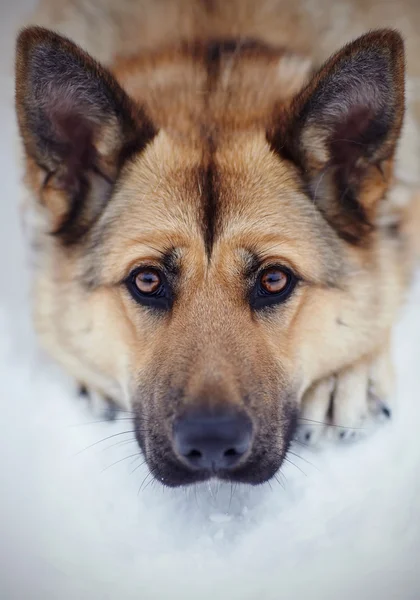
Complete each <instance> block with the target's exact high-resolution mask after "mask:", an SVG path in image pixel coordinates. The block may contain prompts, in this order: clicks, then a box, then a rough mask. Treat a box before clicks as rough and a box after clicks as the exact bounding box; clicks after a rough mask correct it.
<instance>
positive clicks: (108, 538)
mask: <svg viewBox="0 0 420 600" xmlns="http://www.w3.org/2000/svg"><path fill="white" fill-rule="evenodd" d="M31 4H32V3H31V1H30V0H25V1H20V2H18V1H15V2H13V3H12V2H5V1H4V0H3V2H2V5H1V8H0V10H1V16H2V19H1V28H2V30H1V36H0V50H1V54H0V56H1V57H2V59H1V61H0V76H1V87H0V94H1V97H0V111H1V124H2V134H1V137H0V154H1V162H0V169H1V181H2V202H1V207H0V211H1V213H0V214H1V218H0V244H1V254H0V255H1V256H2V258H3V264H2V277H1V279H0V332H1V335H0V355H1V358H0V385H1V396H0V398H1V399H0V402H1V422H2V428H1V433H0V490H1V496H0V598H2V599H4V600H13V599H19V600H26V599H28V600H38V599H40V600H41V599H42V600H57V599H60V600H85V599H86V600H105V599H112V600H113V599H115V600H129V599H139V600H140V599H141V600H155V599H158V600H164V599H167V598H168V599H169V598H171V599H174V600H178V599H179V600H189V599H191V600H192V599H194V600H198V599H199V598H200V599H203V600H207V599H210V598H213V597H216V598H219V599H221V600H256V599H258V600H262V599H264V600H279V599H284V600H301V599H302V600H303V599H305V600H306V599H308V598H311V599H312V598H314V599H319V600H329V599H331V600H333V599H334V600H336V599H338V598H339V599H340V600H346V599H354V598H357V599H358V600H368V599H371V598H374V597H380V598H381V599H382V600H390V599H393V598H395V599H398V600H410V599H413V600H414V599H418V598H420V573H419V568H420V559H419V556H420V554H419V553H420V435H419V431H418V428H419V426H420V402H419V400H418V398H419V397H420V371H419V350H418V341H417V340H419V339H420V311H419V309H418V306H419V299H420V281H418V282H417V284H416V285H415V286H414V289H413V290H412V292H411V294H410V297H409V299H408V302H407V305H406V306H405V308H404V310H403V312H402V315H401V321H400V323H399V325H398V328H397V330H396V333H395V344H394V348H395V360H396V364H397V374H398V390H397V394H396V400H395V410H394V418H393V420H392V422H390V423H387V424H385V425H384V426H382V427H381V428H380V429H379V430H378V431H376V432H375V433H374V434H373V435H372V436H370V437H369V438H367V439H366V440H364V441H361V442H359V443H357V444H355V445H347V446H344V447H343V446H342V447H340V446H337V445H335V446H333V445H330V446H327V447H326V448H323V449H321V450H319V451H316V452H315V451H311V452H309V451H305V452H303V450H302V448H299V447H296V448H295V449H294V450H293V451H294V452H295V453H296V454H298V455H300V456H301V457H302V458H299V456H292V455H291V456H290V459H291V460H292V461H293V463H295V465H296V467H295V466H294V465H292V464H290V463H289V464H286V465H285V468H284V469H283V472H284V477H281V478H279V482H277V481H275V480H274V481H273V482H272V483H271V485H264V486H261V487H259V488H252V489H250V488H247V487H240V486H238V487H231V486H230V485H216V484H210V485H207V484H206V485H202V486H201V487H197V488H192V489H188V490H168V489H163V488H162V487H160V485H159V484H157V483H155V482H154V481H152V479H151V477H150V476H149V475H148V472H147V470H146V467H145V466H144V465H143V464H142V458H141V457H140V456H139V455H138V454H137V452H138V450H137V446H136V444H135V442H134V440H133V436H132V433H124V432H130V431H131V429H132V428H131V425H130V421H128V420H121V421H118V422H116V423H113V424H111V423H104V422H99V423H98V422H94V421H95V417H93V416H92V415H91V414H90V412H89V410H88V408H87V406H86V405H85V403H84V401H83V400H81V399H79V398H77V396H76V394H75V390H74V387H73V383H72V382H71V381H70V380H69V379H68V378H67V377H66V376H65V375H64V374H63V373H62V372H61V371H60V370H59V368H58V367H56V366H55V365H54V364H52V363H51V362H50V361H49V360H48V359H47V358H46V357H45V356H44V355H43V353H42V352H41V350H40V349H39V348H38V347H37V344H36V340H35V338H34V335H33V332H32V328H31V323H30V316H29V312H30V309H29V306H30V286H29V276H28V269H27V266H26V262H27V260H26V257H25V253H24V245H23V241H22V236H21V233H20V228H19V218H18V210H17V207H18V201H19V176H20V175H19V170H18V168H17V161H16V144H15V141H14V140H15V136H16V125H15V121H14V116H13V81H12V70H11V65H12V57H13V43H14V34H15V28H16V26H17V23H18V22H19V18H20V17H21V15H23V14H24V12H25V10H26V9H27V8H28V7H30V6H31ZM117 434H119V435H117ZM108 436H113V437H109V439H105V438H107V437H108ZM101 440H104V441H101ZM125 457H129V458H127V459H125ZM122 459H123V460H122Z"/></svg>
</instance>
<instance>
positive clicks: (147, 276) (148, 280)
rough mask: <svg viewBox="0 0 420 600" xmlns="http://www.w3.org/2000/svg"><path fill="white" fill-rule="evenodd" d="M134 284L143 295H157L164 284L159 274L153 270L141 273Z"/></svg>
mask: <svg viewBox="0 0 420 600" xmlns="http://www.w3.org/2000/svg"><path fill="white" fill-rule="evenodd" d="M134 282H135V284H136V287H137V289H138V290H139V292H141V293H142V294H155V293H156V292H157V291H158V289H159V288H160V286H161V284H162V281H161V277H160V275H159V273H158V272H157V271H155V270H152V269H145V270H144V271H139V272H138V273H137V275H136V276H135V279H134Z"/></svg>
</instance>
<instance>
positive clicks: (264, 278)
mask: <svg viewBox="0 0 420 600" xmlns="http://www.w3.org/2000/svg"><path fill="white" fill-rule="evenodd" d="M289 281H290V275H289V273H287V272H286V271H282V270H281V269H267V271H264V273H263V274H262V275H261V287H262V289H263V290H264V292H266V293H267V294H280V292H282V291H283V290H285V289H286V288H287V286H288V284H289Z"/></svg>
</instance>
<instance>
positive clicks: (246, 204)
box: [18, 0, 420, 467]
mask: <svg viewBox="0 0 420 600" xmlns="http://www.w3.org/2000/svg"><path fill="white" fill-rule="evenodd" d="M34 21H35V22H36V23H37V24H38V23H39V24H42V25H47V26H48V27H51V28H54V29H58V30H59V31H61V32H64V33H66V34H67V35H69V36H70V37H71V38H73V39H74V40H75V41H76V42H79V43H81V44H82V45H83V46H85V48H86V49H87V50H89V51H90V52H91V53H92V54H93V55H94V56H95V57H97V58H98V59H100V60H102V61H103V62H105V63H107V64H108V65H109V67H110V68H111V70H112V72H113V73H114V75H115V76H116V78H117V80H118V82H119V83H120V85H121V86H122V87H123V88H124V90H125V91H126V92H127V93H128V94H129V96H130V97H131V98H133V99H134V100H135V101H136V102H137V103H138V104H139V105H141V106H142V107H144V111H145V115H147V119H150V121H151V122H152V123H153V126H154V127H155V128H156V131H157V135H156V136H155V137H154V139H153V141H152V142H151V143H150V144H148V145H146V147H145V149H144V150H143V151H142V153H141V154H140V155H138V156H135V157H134V158H133V159H132V160H131V161H130V162H129V164H128V165H127V166H125V167H124V170H123V172H122V176H120V178H119V183H118V186H117V188H116V190H115V192H114V193H113V197H112V201H111V202H110V203H109V204H108V205H107V207H106V209H105V210H104V211H103V212H102V213H101V214H100V215H99V217H98V218H97V220H96V213H95V220H93V217H92V222H94V226H93V229H92V234H89V236H88V238H87V241H85V242H83V243H80V244H76V245H75V246H74V247H72V248H68V247H66V246H63V244H61V243H60V241H59V240H58V239H57V238H55V237H51V236H50V235H48V232H49V231H51V230H57V226H58V225H59V224H60V223H62V222H63V220H64V219H65V217H66V203H65V199H64V200H63V197H62V190H60V187H59V185H58V183H57V180H56V179H55V176H54V177H53V178H52V180H51V182H49V183H48V184H47V185H44V183H43V177H42V174H41V175H40V172H39V169H38V167H37V166H36V164H35V162H34V161H33V159H32V158H31V157H30V156H29V155H28V156H27V158H26V165H27V175H26V180H27V184H28V186H29V188H30V190H31V204H30V207H29V208H28V210H29V211H33V212H34V213H36V215H37V233H36V236H37V237H36V242H37V247H38V248H41V250H40V253H39V266H38V269H37V272H36V279H35V294H34V303H35V323H36V327H37V330H38V332H39V335H40V338H41V340H42V342H43V344H44V346H45V347H46V348H47V349H48V350H49V352H50V353H51V355H53V356H54V358H55V359H56V360H58V361H59V362H61V363H62V364H63V365H64V366H65V368H66V369H67V370H68V371H69V372H70V373H71V374H72V375H73V376H74V377H75V378H76V379H77V380H78V381H79V382H81V383H83V384H84V385H87V386H89V387H90V388H93V389H95V390H97V391H99V392H100V393H102V394H103V395H105V396H108V397H111V398H112V399H113V400H114V401H115V402H117V403H118V404H120V405H121V406H123V407H125V408H126V409H128V410H135V411H138V410H139V411H141V415H142V418H144V419H146V421H147V422H148V426H149V427H150V432H149V434H150V435H149V438H148V439H147V440H146V441H145V448H144V449H145V453H146V457H147V458H148V460H149V463H150V464H151V465H152V467H153V466H154V465H155V463H156V461H157V460H158V459H157V458H155V459H154V458H151V456H152V453H153V452H152V450H153V449H152V448H151V444H152V442H151V441H150V440H151V439H155V437H156V436H162V435H163V436H166V437H165V439H167V438H168V437H170V427H171V423H172V422H173V418H174V415H175V414H177V411H178V412H179V411H181V410H183V409H185V407H186V406H188V405H189V404H191V403H194V402H198V401H199V399H200V402H201V401H202V399H203V398H205V399H206V401H208V402H210V403H214V404H217V403H220V402H225V403H229V404H231V405H232V406H242V405H243V403H244V395H245V396H246V397H247V398H248V400H247V402H248V405H247V406H248V409H247V410H250V411H251V413H252V415H253V419H254V420H255V422H258V423H259V428H260V429H259V431H260V433H261V435H263V433H264V432H270V431H271V430H270V427H271V425H270V424H272V423H273V421H274V424H273V428H275V427H276V428H277V429H276V430H275V432H274V434H273V435H274V439H275V442H273V445H274V446H275V447H276V451H277V453H281V452H282V451H283V444H284V443H285V436H286V434H285V432H284V430H283V429H282V423H283V421H285V420H286V418H287V410H288V407H289V405H290V404H295V403H302V406H303V411H304V413H303V414H304V415H306V417H307V418H308V419H309V418H312V419H315V418H319V419H324V418H325V415H326V412H327V411H328V404H329V396H330V392H331V390H332V389H333V387H334V386H335V390H336V398H335V405H336V407H338V409H337V410H336V412H335V419H336V424H338V425H343V426H346V425H347V426H356V425H357V424H358V420H359V419H361V418H363V416H364V412H365V411H366V410H367V398H368V389H369V386H372V385H374V386H376V389H380V390H381V395H382V396H383V395H387V394H389V393H390V389H389V386H390V385H391V384H390V383H389V384H388V382H387V383H386V384H385V383H384V381H385V379H386V376H385V375H384V374H383V373H384V372H385V371H384V369H383V367H381V369H380V368H378V367H377V365H378V364H379V363H380V364H381V365H383V364H384V361H386V360H387V352H386V349H387V348H388V345H389V337H390V331H391V328H392V326H393V324H394V322H395V319H396V316H397V314H398V310H399V308H400V306H401V303H402V301H403V298H404V294H405V291H406V288H407V285H408V282H409V279H410V275H411V272H412V268H413V263H414V260H415V254H416V251H417V250H416V245H417V248H418V247H419V245H420V244H419V242H418V239H419V238H420V209H419V205H420V202H419V200H418V198H419V195H418V194H419V193H418V191H417V186H418V181H419V180H418V160H419V156H420V154H418V141H417V137H416V132H415V130H414V129H413V127H415V125H413V127H410V128H409V129H407V125H406V128H405V130H404V131H403V133H402V137H401V143H400V147H399V149H398V153H397V156H396V158H395V161H396V167H395V169H394V157H393V156H390V155H393V149H394V146H395V143H396V139H397V138H398V137H399V132H400V126H401V120H402V114H403V113H402V108H401V113H400V115H399V117H398V118H397V119H396V121H395V131H394V130H393V131H392V132H391V133H390V134H389V138H388V140H387V142H386V145H384V146H383V147H381V152H383V156H382V155H381V156H379V158H378V162H380V163H381V164H380V169H378V168H377V165H376V163H375V165H374V166H369V165H368V166H366V169H367V170H366V175H364V178H363V181H362V183H361V189H360V194H359V200H360V202H361V204H362V206H363V207H364V209H365V212H366V215H367V216H368V220H369V222H373V223H374V225H375V228H376V229H375V230H374V231H373V233H371V234H369V238H368V239H369V241H368V243H366V244H361V245H357V244H350V243H347V242H346V241H343V238H342V237H340V235H336V233H335V229H334V227H335V226H337V228H338V227H340V228H342V230H343V231H344V233H345V234H346V235H347V234H349V235H350V234H351V235H353V233H354V230H353V222H351V223H350V224H348V223H347V222H345V223H342V222H341V220H340V222H339V223H338V224H337V223H336V221H337V218H336V217H337V215H336V214H335V213H334V211H335V208H334V207H333V208H331V207H330V205H329V207H328V209H327V211H326V213H327V220H325V219H324V218H323V217H322V216H321V214H320V212H319V210H318V208H317V206H316V205H315V203H314V204H311V203H310V202H308V198H307V197H306V195H305V193H304V191H303V190H302V185H301V175H300V173H299V171H298V169H297V168H296V167H295V166H294V165H293V164H292V163H291V162H290V161H288V160H280V159H279V157H278V156H277V155H276V154H275V153H274V152H273V150H272V148H271V147H270V144H269V140H270V136H268V138H267V136H266V130H267V129H270V127H272V126H273V123H274V126H275V127H277V125H276V123H277V120H278V119H280V117H277V116H276V115H284V114H287V115H292V114H293V111H295V112H296V111H298V109H299V110H300V107H301V105H302V104H303V103H304V102H306V99H307V98H308V97H310V96H311V95H312V94H313V90H314V89H315V88H316V87H317V86H318V84H319V81H321V79H322V78H323V77H324V74H323V72H321V73H320V74H319V75H318V79H316V80H310V76H311V70H312V69H314V68H315V67H317V66H318V65H319V64H320V62H321V61H322V60H324V59H325V58H326V57H327V56H329V55H330V54H331V53H332V52H334V51H336V50H337V49H338V48H339V47H340V46H342V45H343V43H344V42H345V41H347V40H349V39H351V38H353V37H354V36H355V35H356V34H359V33H362V32H364V31H366V30H368V29H369V28H371V27H375V28H377V27H381V26H385V25H391V26H392V27H397V28H401V29H402V30H403V32H404V33H405V34H406V36H407V56H408V76H409V78H410V77H411V76H413V77H414V78H417V77H419V76H420V71H419V67H418V61H417V60H413V57H415V56H417V54H418V52H419V51H420V42H419V39H420V38H418V37H417V36H416V35H415V32H416V31H418V29H419V28H420V10H419V9H418V8H417V4H416V2H415V1H412V2H410V0H405V1H404V2H402V3H401V2H400V3H398V5H397V4H396V3H394V2H391V1H390V2H380V1H379V0H369V10H367V8H366V3H365V2H363V3H362V2H350V0H349V1H348V2H346V1H345V0H341V1H340V2H336V1H335V0H331V2H324V1H322V2H321V0H301V1H298V2H291V1H290V0H278V1H276V0H271V1H270V2H249V1H241V2H239V0H238V1H237V2H234V1H232V2H222V0H220V1H218V0H213V1H209V2H198V1H197V2H192V1H187V0H184V1H183V0H179V1H177V2H171V1H169V0H168V1H166V2H152V1H150V2H149V1H147V2H146V1H137V2H130V1H129V0H124V1H120V2H115V1H114V2H113V1H112V0H102V1H101V0H97V1H93V0H90V1H88V0H60V1H54V2H53V1H52V0H50V1H48V0H44V1H43V2H42V3H41V8H40V12H39V13H38V15H37V17H35V18H34ZM384 35H385V34H384ZM221 37H240V38H243V39H244V44H245V38H247V39H248V38H252V39H257V40H262V41H264V42H267V43H270V44H273V45H275V46H276V49H275V50H270V48H269V47H266V46H264V47H262V46H259V45H250V46H249V48H248V47H246V45H245V46H244V48H243V50H242V51H241V52H240V58H239V59H238V60H237V56H236V55H235V53H233V54H232V53H229V52H228V53H226V55H223V54H222V56H221V59H220V64H219V65H218V73H217V77H215V78H214V79H212V74H211V73H210V74H209V71H208V69H209V67H208V59H207V57H206V46H205V44H204V42H206V41H207V40H209V39H216V38H221ZM375 43H376V42H375ZM378 43H379V42H378ZM279 47H282V49H281V48H280V49H279ZM357 51H358V49H357V48H356V49H355V50H354V52H355V53H357ZM339 59H340V57H339V56H338V55H337V59H336V60H337V61H338V60H339ZM334 60H335V59H334ZM396 64H397V67H396V70H397V71H398V73H397V75H396V77H400V79H401V77H402V69H403V66H402V55H401V56H400V58H399V62H398V61H397V62H396ZM331 68H332V67H331V64H329V66H327V67H326V68H325V69H326V71H325V72H326V73H327V72H329V70H330V69H331ZM19 72H20V71H18V73H19ZM22 72H23V71H22ZM261 73H263V74H264V76H263V78H262V79H261ZM21 77H22V80H23V76H21ZM308 81H311V83H310V84H309V87H307V88H304V91H303V92H301V94H300V95H299V94H298V93H299V92H300V91H301V90H302V88H303V87H304V85H305V84H306V83H307V82H308ZM414 81H416V79H414ZM19 85H20V83H19V81H18V112H19V114H20V119H21V131H22V135H23V136H24V138H25V136H26V138H25V139H28V137H27V134H26V132H27V130H28V125H27V124H26V122H24V116H22V115H23V113H24V110H23V108H22V106H23V101H21V100H20V99H19V98H20V97H21V96H19V94H21V95H23V94H24V91H22V90H23V87H19ZM19 90H20V91H19ZM396 93H397V94H399V96H400V99H399V102H400V105H401V106H402V103H403V101H402V95H403V89H402V85H400V87H399V88H398V92H396ZM408 101H409V102H408V105H409V106H408V109H409V116H408V122H409V123H415V122H414V121H411V119H412V116H411V112H412V110H413V111H414V113H415V114H417V112H418V107H417V104H416V101H415V102H414V103H411V101H410V97H409V98H408ZM145 118H146V117H145ZM291 118H292V117H290V119H291ZM22 123H24V124H23V125H22ZM406 123H407V121H406ZM282 127H283V126H282ZM287 127H288V121H287V120H285V121H284V132H285V135H288V134H287V132H286V129H287ZM117 129H118V123H113V122H112V121H110V122H107V123H106V125H104V127H103V128H102V129H101V130H100V135H99V137H98V138H97V139H96V140H95V144H96V146H95V147H96V149H97V151H98V155H99V156H100V158H101V160H102V163H101V165H102V167H103V169H104V170H105V171H106V173H107V174H108V175H109V176H110V177H113V176H114V170H113V169H114V166H113V164H114V163H113V160H114V158H113V157H114V154H113V152H114V150H115V146H117V147H118V148H119V147H120V145H121V144H122V142H121V140H122V138H120V137H118V136H119V135H122V134H120V133H117ZM282 131H283V129H282ZM327 133H328V132H327ZM275 135H278V133H276V134H273V136H275ZM326 135H327V134H326V130H325V127H324V128H322V127H321V128H320V127H319V124H316V123H315V124H314V125H313V126H311V127H310V128H308V130H307V131H305V133H304V144H305V147H306V148H311V149H313V152H312V154H311V156H310V157H309V159H308V160H310V162H309V165H310V166H309V167H308V169H307V172H308V173H309V172H313V174H314V177H315V178H318V179H316V189H315V197H316V195H317V193H318V194H319V196H320V198H321V202H324V203H327V202H328V203H329V197H330V194H331V193H332V192H331V189H332V188H331V186H332V185H333V183H332V180H331V181H330V180H329V174H328V173H327V174H326V176H325V177H324V174H323V171H322V170H323V168H324V166H325V164H327V163H328V160H329V152H330V150H329V149H328V148H327V147H326V146H325V136H326ZM204 141H205V143H204ZM27 143H28V142H27ZM213 145H214V149H213ZM308 152H309V151H308ZM210 167H211V169H213V170H214V171H215V172H217V174H218V179H217V194H218V199H219V200H218V212H217V222H216V223H215V224H214V227H215V231H216V234H217V235H215V238H214V243H213V246H212V251H211V258H210V259H209V256H208V250H207V248H206V241H205V237H203V227H202V224H203V221H204V220H205V218H206V215H205V210H206V209H205V208H203V202H202V195H203V193H204V192H203V188H204V187H205V186H206V179H205V177H204V176H203V172H204V173H205V172H207V171H206V170H208V169H210ZM362 167H363V168H364V166H363V165H361V168H362ZM320 174H321V176H320ZM92 177H93V176H92ZM98 185H99V183H98ZM95 186H96V183H95V181H93V183H92V189H98V190H99V191H98V192H95V193H97V194H100V193H101V189H100V188H97V187H95ZM388 188H389V189H390V191H389V192H388V200H387V201H386V203H385V201H383V200H382V198H383V196H384V193H385V192H386V190H387V189H388ZM315 199H316V198H315ZM38 200H41V204H42V205H43V209H42V210H41V211H40V209H39V206H38ZM321 207H322V204H321ZM203 211H204V212H203ZM328 211H329V212H328ZM330 213H331V214H330ZM333 213H334V214H333ZM330 217H331V222H330V221H329V218H330ZM90 218H91V217H90V216H89V215H88V216H86V215H85V219H88V220H89V219H90ZM340 218H341V216H340ZM327 221H328V223H327ZM89 222H90V221H89ZM332 222H334V226H332V225H331V223H332ZM391 227H394V228H395V229H396V230H398V231H397V235H396V236H392V235H389V230H390V228H391ZM349 232H350V233H349ZM366 235H367V234H366ZM170 248H176V250H177V256H176V258H177V261H178V262H179V264H180V273H181V274H180V276H179V279H178V280H177V281H178V283H177V290H176V301H175V304H174V307H173V311H172V314H171V316H170V317H169V316H163V317H158V316H156V315H154V314H152V313H150V312H147V311H144V310H142V309H141V308H139V306H138V305H137V304H136V303H135V302H133V299H132V298H131V297H130V295H129V294H128V293H127V291H126V289H125V287H124V286H123V285H122V284H121V282H122V281H124V280H125V278H127V277H128V276H129V274H130V272H131V271H132V270H133V268H134V267H136V266H140V265H147V266H152V267H153V266H156V267H159V266H160V265H161V256H162V253H164V252H166V251H167V250H168V249H170ZM250 251H255V252H257V253H258V255H259V256H260V257H262V262H263V264H264V265H267V266H268V265H271V264H281V265H284V266H286V267H290V268H291V269H294V270H296V271H297V272H298V273H299V274H300V276H301V277H302V279H303V283H302V284H301V285H299V286H298V288H297V290H296V293H295V294H294V295H293V297H291V299H290V300H289V301H288V302H287V303H286V304H285V305H284V306H282V307H281V310H278V311H277V312H271V313H270V314H267V315H265V316H263V317H261V318H259V317H258V318H256V317H254V316H252V314H251V313H250V310H249V307H248V306H247V304H246V303H245V302H244V288H243V278H244V276H243V264H244V260H245V259H246V256H247V253H249V252H250ZM378 373H382V374H379V375H378ZM331 378H333V379H334V381H335V384H333V383H331V381H332V379H331ZM381 386H383V387H382V388H381ZM383 388H386V389H385V390H383ZM139 390H140V391H139ZM168 390H169V391H170V393H175V392H173V390H182V398H181V397H177V399H176V401H175V400H174V402H173V406H172V408H168V402H169V401H168V399H167V397H168V393H169V392H168ZM353 392H354V395H355V403H356V404H357V402H358V403H359V405H358V406H359V407H360V410H359V408H357V409H355V407H354V404H352V397H353V396H352V394H353ZM305 393H306V395H305ZM279 398H280V402H281V407H282V408H281V410H280V413H279V414H280V416H279V417H278V419H279V420H278V422H277V421H276V419H277V417H276V418H274V417H273V414H277V413H276V410H277V408H276V407H277V404H278V402H279ZM355 411H356V412H357V415H356V416H355V417H354V418H353V416H354V413H355ZM352 415H353V416H352ZM162 432H163V433H162ZM270 434H271V433H270ZM267 435H268V433H267ZM153 436H155V437H153ZM159 439H160V438H159ZM162 443H163V442H162ZM155 454H156V452H155Z"/></svg>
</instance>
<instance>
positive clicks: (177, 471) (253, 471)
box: [151, 451, 287, 487]
mask: <svg viewBox="0 0 420 600" xmlns="http://www.w3.org/2000/svg"><path fill="white" fill-rule="evenodd" d="M286 453H287V452H286V451H285V452H284V454H282V456H281V458H280V459H277V460H276V461H270V462H267V463H262V462H261V461H260V460H259V459H258V458H254V459H252V460H250V461H248V462H246V463H244V464H243V465H241V466H239V467H238V468H237V469H234V470H220V471H211V470H193V469H189V468H187V467H184V466H183V465H182V463H179V462H178V461H176V462H175V460H174V461H173V462H172V461H171V463H169V464H166V466H165V469H164V470H163V471H162V472H159V469H158V468H156V466H151V471H152V472H153V473H154V474H155V477H156V478H157V479H158V480H159V481H160V482H161V483H162V484H163V485H165V486H167V487H183V486H188V485H194V484H196V483H203V482H205V481H209V480H218V481H224V482H227V483H242V484H247V485H252V486H254V485H261V484H263V483H266V482H267V481H269V480H270V479H272V478H273V477H274V476H275V474H276V473H277V472H278V470H279V468H280V467H281V465H282V463H283V460H284V457H285V455H286Z"/></svg>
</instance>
